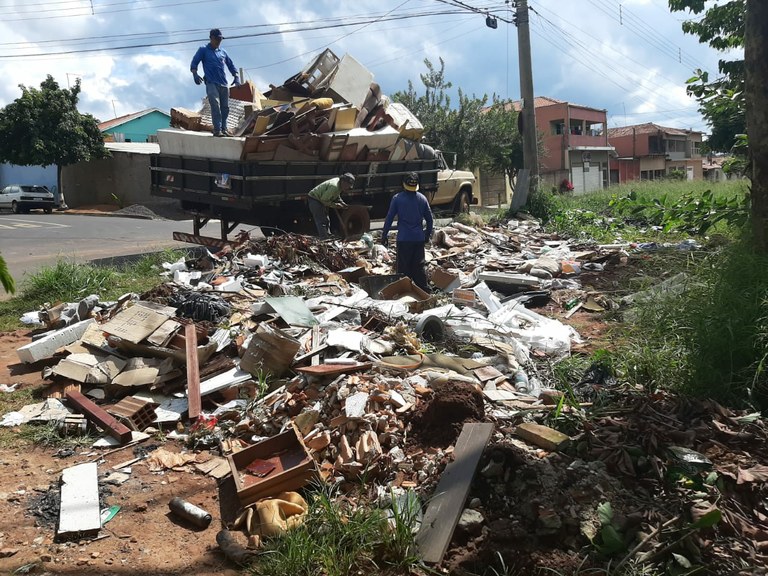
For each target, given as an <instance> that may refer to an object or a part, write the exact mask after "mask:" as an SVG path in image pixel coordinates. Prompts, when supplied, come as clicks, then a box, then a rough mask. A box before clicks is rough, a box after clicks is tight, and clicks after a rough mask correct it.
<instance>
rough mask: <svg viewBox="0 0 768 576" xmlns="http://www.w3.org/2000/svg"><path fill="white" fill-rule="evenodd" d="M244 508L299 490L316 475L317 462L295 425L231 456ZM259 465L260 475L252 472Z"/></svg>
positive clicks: (258, 471)
mask: <svg viewBox="0 0 768 576" xmlns="http://www.w3.org/2000/svg"><path fill="white" fill-rule="evenodd" d="M227 459H228V460H229V467H230V470H231V471H232V478H233V479H234V481H235V488H236V490H237V497H238V499H239V500H240V503H241V504H242V505H243V506H247V505H248V504H251V503H253V502H256V501H257V500H260V499H262V498H267V497H269V496H275V495H276V494H279V493H280V492H286V491H291V490H298V489H299V488H301V487H302V486H305V485H306V484H307V483H309V482H310V480H312V478H313V477H314V475H315V461H314V459H313V458H312V456H311V455H310V454H309V452H307V448H306V446H304V442H303V441H302V439H301V436H300V435H299V433H298V431H297V430H296V428H295V426H291V427H290V428H289V429H288V430H286V431H285V432H283V433H282V434H278V435H277V436H273V437H272V438H268V439H267V440H263V441H262V442H259V443H258V444H254V445H253V446H249V447H248V448H245V449H243V450H240V451H239V452H235V453H234V454H231V455H229V456H228V457H227ZM254 464H256V467H255V469H256V473H252V472H250V471H249V470H248V467H249V466H252V465H254Z"/></svg>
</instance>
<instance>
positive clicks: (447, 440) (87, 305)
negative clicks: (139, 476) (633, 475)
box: [2, 219, 624, 561]
mask: <svg viewBox="0 0 768 576" xmlns="http://www.w3.org/2000/svg"><path fill="white" fill-rule="evenodd" d="M238 238H239V240H238V241H236V242H233V243H231V244H230V245H229V246H228V247H227V248H226V249H224V250H221V251H220V252H217V253H211V252H209V251H206V250H204V251H203V253H202V254H197V255H194V256H192V255H190V256H187V257H185V258H182V259H180V260H179V261H177V262H168V263H166V264H164V271H163V275H164V276H165V277H166V281H165V282H164V283H162V284H160V285H159V286H158V287H157V288H155V289H153V290H151V291H150V292H148V293H145V294H141V295H137V294H126V295H125V296H123V297H121V298H119V299H118V300H117V301H114V302H105V301H102V300H101V299H100V298H99V296H98V295H91V296H88V297H86V298H84V299H83V300H82V301H80V302H75V303H61V304H57V305H46V306H43V307H42V309H41V310H39V311H35V312H30V313H28V314H26V315H25V317H24V318H23V320H25V321H26V322H29V323H35V324H42V325H44V326H45V328H47V329H48V331H47V332H44V333H42V334H41V335H40V336H39V337H37V338H36V339H35V340H34V341H32V342H30V343H29V344H27V345H25V346H23V347H21V348H19V349H18V356H19V358H20V360H21V361H22V362H25V363H30V364H34V363H38V362H41V363H45V364H46V366H47V367H46V368H45V369H44V371H43V375H44V376H45V378H46V379H47V380H48V381H49V385H48V386H47V388H46V390H45V396H46V398H47V399H46V400H45V401H43V402H41V403H39V404H35V405H30V406H27V407H25V408H24V409H23V410H21V411H18V412H13V413H9V414H6V415H5V416H4V418H3V422H2V424H3V425H19V424H22V423H25V422H41V421H46V422H50V421H56V422H58V423H59V426H60V428H61V430H62V431H63V432H66V431H67V430H73V429H74V430H82V429H84V428H85V427H86V426H96V427H97V428H99V429H100V430H103V431H104V432H105V433H106V435H107V437H106V438H105V439H102V440H100V441H99V443H98V444H97V445H99V446H111V447H113V448H114V447H119V446H126V445H130V444H131V443H133V442H140V441H142V440H143V439H146V438H147V437H148V436H149V434H150V433H151V432H152V431H153V430H157V429H163V430H165V431H166V432H168V434H167V437H168V438H170V439H177V440H179V441H180V442H182V443H183V445H184V446H185V447H186V449H187V450H192V451H197V450H207V451H210V452H212V453H214V454H215V455H216V457H215V458H213V459H212V460H209V461H207V462H206V463H205V464H201V463H199V464H198V465H197V470H199V471H200V472H202V473H205V474H209V475H211V476H213V477H215V478H217V479H221V480H222V482H226V483H227V484H226V486H227V487H228V488H226V489H228V490H230V492H231V494H232V496H233V499H234V501H235V502H237V505H236V506H235V507H234V508H232V509H230V510H229V511H224V510H223V509H222V511H221V517H222V520H224V521H225V523H227V524H228V525H229V526H230V527H231V528H233V529H235V528H237V529H242V530H244V531H246V532H248V534H249V535H250V536H252V537H253V538H251V544H252V545H253V546H258V544H259V542H260V539H261V538H263V537H268V536H270V535H274V534H275V532H274V531H273V529H272V528H270V529H265V527H264V522H261V523H259V522H258V520H257V519H258V518H259V514H260V513H261V512H264V510H265V506H267V508H269V507H270V506H271V507H274V506H278V507H279V508H280V509H281V510H283V512H284V511H285V510H286V509H290V510H294V512H295V513H296V515H299V516H300V510H301V509H302V503H301V502H300V501H299V500H298V499H297V498H296V496H298V494H296V496H294V494H295V493H296V490H299V489H300V488H302V487H303V486H305V485H306V484H307V483H308V482H310V481H312V479H322V480H324V481H327V482H332V483H335V484H337V485H339V486H341V487H342V489H344V488H345V487H347V488H349V489H350V490H351V489H352V488H353V487H355V486H359V485H360V479H361V478H365V479H366V482H368V483H375V485H376V486H377V487H378V488H379V489H380V490H381V491H382V493H388V494H391V493H393V491H395V492H397V491H401V493H402V491H404V490H412V491H415V492H416V493H417V494H418V495H419V496H421V497H423V499H424V501H425V502H426V501H428V500H430V501H431V502H435V500H434V495H435V494H439V493H440V492H441V490H440V489H439V488H438V483H439V482H440V480H441V474H442V473H443V470H444V469H445V466H446V465H451V464H449V462H451V461H453V462H454V464H455V463H456V462H457V461H458V460H460V459H461V458H465V457H466V454H464V453H463V452H461V451H459V452H456V451H457V450H458V448H457V447H458V446H460V445H462V441H458V442H457V439H458V438H460V437H461V436H462V435H464V434H469V433H471V434H481V435H482V438H483V439H482V441H481V446H480V451H475V452H476V455H477V457H478V458H479V455H480V454H481V453H482V446H483V445H484V444H485V443H486V442H488V441H489V440H490V439H491V438H492V437H493V438H496V439H498V438H502V437H504V434H503V433H502V432H501V431H500V430H501V429H502V428H503V429H508V428H509V427H510V426H512V425H514V424H518V427H517V428H518V433H519V435H520V436H521V437H523V438H525V439H526V441H529V442H532V443H533V444H532V446H534V447H540V448H541V447H543V448H546V449H549V450H551V449H555V448H556V447H557V446H558V445H559V444H560V443H562V442H563V441H564V440H567V437H563V435H561V434H559V433H555V431H554V430H551V429H546V430H545V431H542V430H539V429H536V428H531V426H535V425H534V424H530V423H528V424H525V423H524V420H530V414H532V413H533V412H535V411H536V410H538V409H540V410H544V411H546V410H547V409H548V405H549V404H551V403H555V404H556V403H557V402H558V401H559V397H561V396H562V394H561V393H559V392H557V391H555V390H549V389H547V388H546V386H545V384H546V382H542V380H541V378H540V377H539V374H538V370H537V367H536V363H535V362H534V360H535V359H536V358H558V357H563V356H566V355H568V354H569V353H570V350H571V346H572V344H573V343H578V342H580V338H579V335H578V334H577V333H576V332H575V331H574V330H573V329H572V328H570V327H569V326H567V325H565V324H563V323H562V322H560V321H559V320H557V319H555V318H551V317H546V316H544V315H542V314H539V313H537V312H535V311H534V310H532V309H530V308H529V306H531V305H542V304H544V303H547V302H550V303H551V302H552V301H554V302H560V303H561V304H562V314H566V313H567V314H570V313H572V312H567V310H568V309H570V310H571V311H575V310H576V309H578V308H577V306H578V307H584V308H585V309H590V310H602V309H604V306H607V305H609V302H606V301H604V300H601V299H600V298H599V296H595V295H590V294H587V293H586V292H584V291H583V290H582V288H581V285H580V282H579V274H581V273H583V271H585V270H592V271H593V273H594V272H599V270H600V269H602V267H603V266H604V265H606V264H609V263H620V261H621V259H622V258H623V257H624V253H623V252H622V246H618V245H617V246H606V247H595V246H592V247H588V248H586V249H580V247H578V246H575V245H571V244H570V243H569V242H568V241H564V240H562V239H557V238H554V237H552V236H549V235H547V234H545V233H544V232H543V231H542V229H541V228H540V226H539V224H538V222H536V221H535V220H532V219H512V220H509V221H508V222H505V223H503V224H500V225H497V226H494V227H480V228H475V227H470V226H465V225H462V224H460V223H452V224H450V225H447V226H445V227H442V228H440V229H439V230H438V231H437V233H436V235H435V240H434V242H433V244H432V245H431V246H430V247H428V249H427V259H428V266H429V276H430V278H431V281H432V283H433V286H434V291H433V292H432V293H427V292H424V291H423V290H421V289H420V288H418V287H417V286H415V285H414V284H413V283H412V282H411V280H410V279H408V278H404V277H400V276H398V275H396V274H392V273H391V255H390V253H389V251H388V250H387V248H385V247H383V246H380V245H374V244H373V242H372V239H371V238H370V237H369V236H364V237H363V238H362V239H361V240H359V241H356V242H346V243H343V242H341V241H336V242H333V243H329V242H321V241H318V240H317V239H315V238H312V237H308V236H301V235H293V234H287V235H284V236H280V237H270V238H265V237H263V236H260V237H251V236H249V235H248V234H242V235H240V236H238ZM600 302H602V304H601V303H600ZM56 360H58V361H56ZM565 410H566V411H567V410H568V408H566V409H565ZM472 426H480V427H482V428H478V429H475V428H471V427H472ZM468 427H470V428H468ZM540 428H542V429H544V428H546V427H540ZM468 430H469V431H470V432H468ZM473 437H474V436H473ZM478 441H480V440H478ZM531 449H538V448H531ZM152 454H154V456H152V457H150V460H151V462H152V464H151V465H152V466H159V467H162V466H169V467H170V466H178V465H183V464H184V463H185V462H187V461H188V460H190V459H191V460H194V459H195V456H194V454H193V453H192V454H191V457H190V458H187V459H185V458H186V457H185V456H184V454H181V455H180V454H173V455H169V454H168V453H167V452H166V451H165V449H160V450H156V451H155V452H153V453H152ZM189 455H190V453H187V456H189ZM179 458H181V461H179V460H178V459H179ZM169 459H170V461H169ZM476 465H477V460H475V461H474V464H471V466H473V467H474V466H476ZM93 474H94V484H95V474H96V471H95V465H94V468H93ZM470 479H471V475H470ZM467 489H468V484H467ZM62 497H63V496H62ZM274 499H277V500H279V501H280V503H274V502H272V503H270V504H265V502H267V501H270V500H274ZM459 500H460V501H458V502H455V503H453V504H452V506H454V507H458V513H461V511H462V509H463V506H464V503H463V499H459ZM285 503H287V504H285ZM177 504H178V503H177ZM96 506H97V507H98V498H96ZM286 506H287V507H288V508H286ZM430 506H432V504H430ZM177 507H178V506H177ZM270 509H271V508H270ZM426 513H427V514H429V511H427V512H426ZM193 515H194V514H193ZM262 520H263V519H262ZM297 521H298V520H297ZM289 525H290V522H288V523H287V524H286V523H284V525H283V528H284V529H287V527H289ZM273 528H274V527H273ZM274 530H277V529H276V528H275V529H274ZM278 531H279V530H278ZM77 532H78V533H83V532H85V530H84V529H83V527H82V526H78V527H77ZM449 536H450V535H449ZM228 537H229V536H228V535H227V534H224V535H223V536H221V539H222V540H221V542H220V544H221V545H222V547H226V546H227V545H228V544H227V538H228ZM424 538H426V539H429V537H428V536H424ZM222 542H223V544H222ZM446 545H447V544H446ZM443 552H444V549H443ZM439 556H442V552H441V553H440V554H439ZM438 560H439V559H438ZM433 561H437V560H433Z"/></svg>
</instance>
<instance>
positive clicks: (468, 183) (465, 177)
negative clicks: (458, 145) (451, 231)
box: [429, 150, 478, 215]
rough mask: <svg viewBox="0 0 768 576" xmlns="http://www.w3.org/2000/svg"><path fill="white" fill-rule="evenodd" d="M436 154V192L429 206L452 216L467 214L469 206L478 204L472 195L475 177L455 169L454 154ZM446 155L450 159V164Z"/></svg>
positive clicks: (439, 152) (438, 151) (470, 173)
mask: <svg viewBox="0 0 768 576" xmlns="http://www.w3.org/2000/svg"><path fill="white" fill-rule="evenodd" d="M436 152H437V160H438V167H439V168H440V171H439V172H438V173H437V190H436V191H435V192H434V194H432V196H431V198H430V199H429V204H430V205H431V206H432V207H433V208H437V209H447V210H449V211H450V212H451V214H454V215H456V214H461V213H466V212H469V209H470V206H472V205H473V204H477V202H478V199H477V197H475V195H474V187H475V182H476V179H475V175H474V174H473V173H472V172H469V171H467V170H457V169H456V168H455V164H456V153H455V152H448V153H443V152H441V151H440V150H437V151H436ZM446 154H447V155H448V157H449V158H450V159H451V162H450V163H449V162H448V161H447V160H446Z"/></svg>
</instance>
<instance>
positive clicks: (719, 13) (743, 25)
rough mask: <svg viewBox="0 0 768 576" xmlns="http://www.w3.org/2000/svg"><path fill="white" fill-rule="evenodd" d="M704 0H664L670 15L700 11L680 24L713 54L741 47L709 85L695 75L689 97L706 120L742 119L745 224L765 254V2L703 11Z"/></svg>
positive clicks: (732, 0) (742, 0)
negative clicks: (747, 183) (746, 160)
mask: <svg viewBox="0 0 768 576" xmlns="http://www.w3.org/2000/svg"><path fill="white" fill-rule="evenodd" d="M706 4H707V2H706V0H669V7H670V9H671V10H673V11H683V10H689V11H690V12H692V13H693V14H700V13H702V12H704V16H703V18H701V19H699V20H698V21H688V22H685V23H684V24H683V30H684V31H686V32H688V33H690V34H695V35H697V36H698V37H699V39H700V40H701V42H707V43H708V44H709V45H710V46H712V47H713V48H715V49H717V50H721V51H725V50H728V49H730V48H738V47H741V46H743V47H744V60H740V59H734V60H720V62H719V65H718V68H719V72H720V74H721V75H720V77H719V78H717V79H715V80H713V81H710V79H709V77H708V75H707V74H706V73H704V72H702V71H700V70H698V71H697V76H696V77H694V78H693V79H692V82H691V85H690V86H689V92H691V93H692V94H694V95H695V96H696V97H697V98H698V99H699V102H700V103H701V104H702V113H703V114H704V115H705V117H706V118H707V120H708V121H710V122H713V121H715V120H718V119H720V120H722V119H723V118H725V119H730V120H734V119H736V118H737V117H738V116H737V115H743V117H744V119H745V126H746V133H747V136H748V142H749V157H750V164H751V168H750V170H751V181H752V187H751V194H750V196H751V198H750V199H751V203H750V205H751V214H750V216H751V221H752V230H753V232H754V238H755V244H756V246H757V248H758V249H760V250H761V251H763V252H765V253H768V96H766V91H765V86H766V85H768V60H767V58H768V3H766V2H765V0H729V1H727V2H724V3H722V4H715V5H714V6H711V7H709V8H707V6H706Z"/></svg>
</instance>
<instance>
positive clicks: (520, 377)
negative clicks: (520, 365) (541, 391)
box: [515, 370, 531, 394]
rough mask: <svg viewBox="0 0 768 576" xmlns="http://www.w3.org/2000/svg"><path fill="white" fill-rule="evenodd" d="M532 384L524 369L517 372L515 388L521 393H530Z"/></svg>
mask: <svg viewBox="0 0 768 576" xmlns="http://www.w3.org/2000/svg"><path fill="white" fill-rule="evenodd" d="M530 386H531V385H530V382H528V374H526V373H525V372H523V371H522V370H518V371H517V372H515V390H517V391H518V392H519V393H520V394H528V391H529V390H530Z"/></svg>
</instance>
